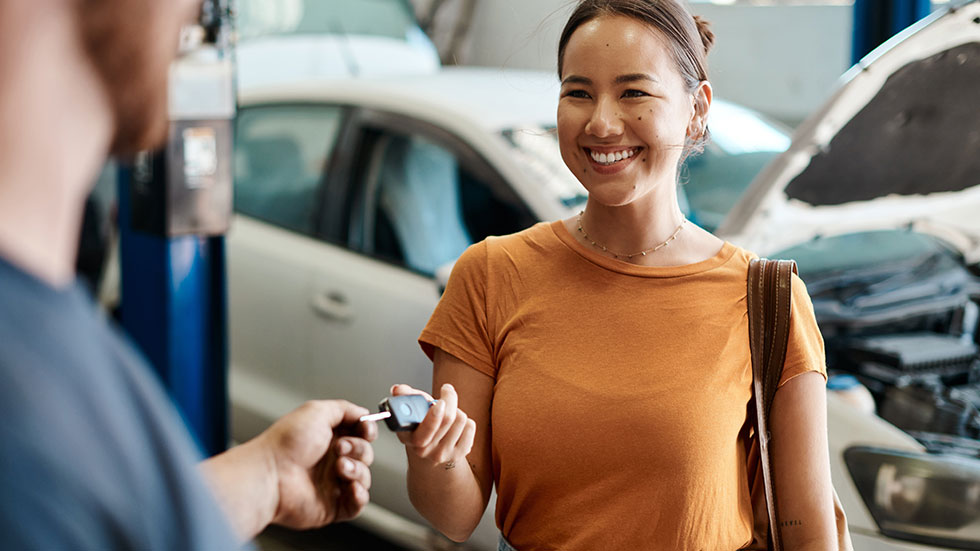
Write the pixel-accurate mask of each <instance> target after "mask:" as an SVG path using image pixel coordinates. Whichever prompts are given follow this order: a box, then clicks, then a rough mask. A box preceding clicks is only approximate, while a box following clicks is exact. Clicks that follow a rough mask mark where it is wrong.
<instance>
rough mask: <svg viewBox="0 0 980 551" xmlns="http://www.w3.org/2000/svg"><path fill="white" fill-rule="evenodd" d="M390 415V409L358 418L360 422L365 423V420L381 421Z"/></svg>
mask: <svg viewBox="0 0 980 551" xmlns="http://www.w3.org/2000/svg"><path fill="white" fill-rule="evenodd" d="M389 417H391V412H390V411H382V412H380V413H372V414H371V415H365V416H364V417H361V418H360V419H358V422H360V423H363V422H365V421H381V420H383V419H387V418H389Z"/></svg>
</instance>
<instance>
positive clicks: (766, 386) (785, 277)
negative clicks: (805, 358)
mask: <svg viewBox="0 0 980 551" xmlns="http://www.w3.org/2000/svg"><path fill="white" fill-rule="evenodd" d="M795 273H796V262H794V261H792V260H768V259H764V258H760V259H755V260H753V261H752V262H751V263H750V264H749V274H748V283H747V291H748V293H747V298H748V301H747V302H748V314H749V347H750V349H751V353H752V395H753V405H754V407H753V409H754V410H755V413H754V415H755V419H756V423H755V425H754V427H753V428H754V429H755V434H754V435H751V436H750V440H749V451H748V465H749V489H750V491H751V495H752V512H753V518H754V522H753V541H752V544H751V545H750V546H749V547H747V548H746V549H753V550H756V549H757V550H762V549H766V550H772V551H782V550H783V549H785V546H784V545H783V542H782V538H781V536H780V533H779V517H778V510H777V508H776V500H777V495H778V494H777V493H776V491H775V488H773V478H772V463H771V460H770V457H769V444H770V438H771V434H770V432H769V413H770V410H771V409H772V401H773V398H774V397H775V396H776V387H777V385H778V384H779V379H780V377H781V376H782V367H783V362H784V361H785V359H786V346H787V343H788V342H789V327H790V319H789V318H790V311H791V309H792V308H791V307H792V299H793V290H792V284H793V274H795ZM834 513H835V516H836V521H837V540H838V546H837V547H838V549H839V550H840V551H853V549H854V547H853V545H852V543H851V535H850V533H849V532H848V529H847V518H846V517H845V516H844V509H843V507H842V506H841V503H840V498H838V497H837V491H836V490H834Z"/></svg>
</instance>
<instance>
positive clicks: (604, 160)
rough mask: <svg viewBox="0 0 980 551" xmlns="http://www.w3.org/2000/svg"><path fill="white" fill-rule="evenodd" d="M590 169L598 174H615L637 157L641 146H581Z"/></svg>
mask: <svg viewBox="0 0 980 551" xmlns="http://www.w3.org/2000/svg"><path fill="white" fill-rule="evenodd" d="M582 150H583V151H585V156H586V157H587V158H588V159H589V161H590V163H589V164H590V165H591V166H592V169H593V170H595V171H596V173H598V174H616V173H618V172H620V171H622V170H625V169H626V167H628V166H629V165H630V164H631V163H632V162H633V161H634V160H635V159H636V157H637V155H638V154H639V153H640V151H642V150H643V148H642V147H623V146H619V147H608V146H605V147H600V146H593V147H583V148H582Z"/></svg>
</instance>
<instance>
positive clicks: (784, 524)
mask: <svg viewBox="0 0 980 551" xmlns="http://www.w3.org/2000/svg"><path fill="white" fill-rule="evenodd" d="M779 526H780V528H788V527H790V526H803V521H802V520H784V521H782V522H780V523H779Z"/></svg>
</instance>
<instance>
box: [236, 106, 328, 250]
mask: <svg viewBox="0 0 980 551" xmlns="http://www.w3.org/2000/svg"><path fill="white" fill-rule="evenodd" d="M342 115H343V110H342V108H340V107H334V106H319V105H276V106H259V107H251V108H245V109H242V110H241V111H240V112H239V113H238V117H237V120H236V123H235V124H236V135H235V139H236V143H235V211H236V212H239V213H241V214H246V215H249V216H253V217H255V218H258V219H260V220H264V221H266V222H270V223H272V224H275V225H277V226H280V227H282V228H285V229H289V230H293V231H297V232H301V233H306V234H312V233H313V228H314V220H313V217H314V213H315V205H316V196H317V189H318V186H319V183H320V181H321V179H322V174H323V170H324V169H325V167H326V165H327V160H328V159H329V158H330V154H331V153H332V151H333V148H334V144H335V142H336V139H337V134H338V132H339V130H340V123H341V118H342Z"/></svg>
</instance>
